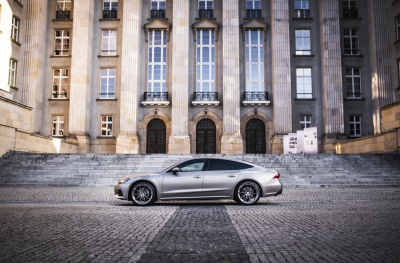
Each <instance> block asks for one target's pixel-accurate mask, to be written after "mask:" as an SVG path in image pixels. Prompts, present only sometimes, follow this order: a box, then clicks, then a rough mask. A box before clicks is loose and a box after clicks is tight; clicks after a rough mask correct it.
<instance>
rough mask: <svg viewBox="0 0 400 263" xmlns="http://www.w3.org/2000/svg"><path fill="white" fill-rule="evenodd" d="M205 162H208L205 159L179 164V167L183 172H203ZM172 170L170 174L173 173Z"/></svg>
mask: <svg viewBox="0 0 400 263" xmlns="http://www.w3.org/2000/svg"><path fill="white" fill-rule="evenodd" d="M205 162H206V160H205V159H198V160H190V161H187V162H184V163H181V164H179V165H178V166H177V167H178V168H179V169H180V171H181V172H195V171H203V167H204V164H205ZM173 168H175V167H173ZM171 170H172V169H171ZM171 170H170V171H169V172H171Z"/></svg>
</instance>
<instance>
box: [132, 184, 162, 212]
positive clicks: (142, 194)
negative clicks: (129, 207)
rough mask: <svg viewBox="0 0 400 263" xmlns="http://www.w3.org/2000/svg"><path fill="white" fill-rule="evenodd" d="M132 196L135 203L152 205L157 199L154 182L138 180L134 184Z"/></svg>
mask: <svg viewBox="0 0 400 263" xmlns="http://www.w3.org/2000/svg"><path fill="white" fill-rule="evenodd" d="M130 196H131V200H132V202H133V203H134V204H135V205H141V206H145V205H151V204H153V203H154V201H155V200H156V191H155V189H154V187H153V185H152V184H150V183H147V182H138V183H136V184H134V185H133V186H132V188H131V191H130Z"/></svg>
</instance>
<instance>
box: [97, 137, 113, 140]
mask: <svg viewBox="0 0 400 263" xmlns="http://www.w3.org/2000/svg"><path fill="white" fill-rule="evenodd" d="M97 139H99V140H115V136H97Z"/></svg>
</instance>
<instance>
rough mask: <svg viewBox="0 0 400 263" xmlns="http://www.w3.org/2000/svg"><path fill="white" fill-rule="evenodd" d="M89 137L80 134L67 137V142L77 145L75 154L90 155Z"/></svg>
mask: <svg viewBox="0 0 400 263" xmlns="http://www.w3.org/2000/svg"><path fill="white" fill-rule="evenodd" d="M90 141H91V140H90V137H89V135H85V134H81V135H76V134H72V135H68V137H67V142H72V143H75V144H77V145H78V149H77V152H78V153H90V152H91V151H90Z"/></svg>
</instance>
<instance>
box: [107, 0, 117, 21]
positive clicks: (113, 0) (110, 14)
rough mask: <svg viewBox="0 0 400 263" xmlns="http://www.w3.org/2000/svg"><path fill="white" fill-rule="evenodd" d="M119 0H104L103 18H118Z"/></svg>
mask: <svg viewBox="0 0 400 263" xmlns="http://www.w3.org/2000/svg"><path fill="white" fill-rule="evenodd" d="M117 12H118V0H104V1H103V19H117Z"/></svg>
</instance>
